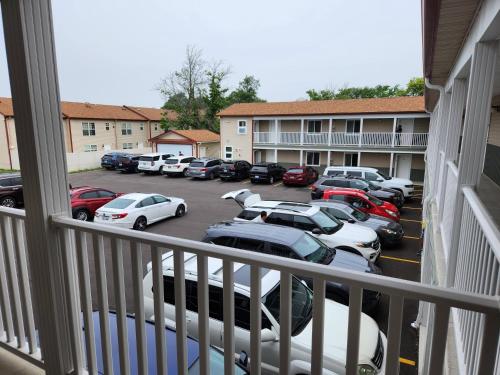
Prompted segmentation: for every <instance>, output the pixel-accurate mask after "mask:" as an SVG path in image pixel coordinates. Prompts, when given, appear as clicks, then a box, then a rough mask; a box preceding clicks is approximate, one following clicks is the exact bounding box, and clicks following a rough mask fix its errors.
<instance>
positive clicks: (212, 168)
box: [187, 158, 222, 180]
mask: <svg viewBox="0 0 500 375" xmlns="http://www.w3.org/2000/svg"><path fill="white" fill-rule="evenodd" d="M221 164H222V160H220V159H209V158H201V159H195V160H193V161H192V162H191V163H190V164H189V168H188V170H187V175H188V176H189V177H193V178H203V179H207V180H213V179H214V178H217V177H219V174H220V169H221Z"/></svg>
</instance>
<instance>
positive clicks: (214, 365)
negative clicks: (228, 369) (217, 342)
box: [188, 348, 246, 375]
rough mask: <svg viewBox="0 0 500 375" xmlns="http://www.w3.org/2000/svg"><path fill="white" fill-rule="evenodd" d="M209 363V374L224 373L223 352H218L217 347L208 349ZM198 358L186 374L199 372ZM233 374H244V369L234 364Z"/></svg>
mask: <svg viewBox="0 0 500 375" xmlns="http://www.w3.org/2000/svg"><path fill="white" fill-rule="evenodd" d="M209 356H210V358H209V365H210V373H211V374H223V373H224V354H222V353H221V352H219V351H218V350H217V349H214V348H210V350H209ZM200 373H201V371H200V359H199V358H198V359H197V360H196V361H195V362H194V363H193V364H192V365H191V367H190V368H189V370H188V374H190V375H198V374H200ZM234 373H235V375H244V374H246V371H245V370H243V369H242V368H241V367H240V366H237V365H234Z"/></svg>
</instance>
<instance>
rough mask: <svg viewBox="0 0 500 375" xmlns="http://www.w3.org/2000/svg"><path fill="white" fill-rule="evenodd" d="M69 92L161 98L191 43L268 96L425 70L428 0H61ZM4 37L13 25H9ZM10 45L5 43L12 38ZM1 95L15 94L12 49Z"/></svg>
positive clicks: (1, 72) (59, 22)
mask: <svg viewBox="0 0 500 375" xmlns="http://www.w3.org/2000/svg"><path fill="white" fill-rule="evenodd" d="M52 6H53V15H54V23H55V39H56V51H57V60H58V70H59V85H60V89H61V98H62V99H63V100H71V101H88V102H92V103H103V104H104V103H107V104H120V105H121V104H129V105H143V106H160V105H161V104H162V103H163V100H162V98H161V96H160V95H159V93H158V91H156V90H155V87H156V86H157V84H158V82H159V81H160V80H161V78H162V77H164V76H166V75H167V74H168V73H169V72H171V71H174V70H176V69H177V68H178V67H179V66H180V65H181V63H182V61H183V59H184V56H185V49H186V46H187V45H195V46H197V47H198V48H200V49H201V50H202V51H203V55H204V58H205V59H206V60H208V61H210V60H222V61H223V62H224V63H225V64H227V65H228V66H230V68H231V71H232V74H231V76H230V77H229V79H228V80H227V85H228V86H229V87H230V88H234V87H235V86H236V85H237V83H238V81H239V80H240V79H241V78H242V77H243V76H244V75H246V74H250V75H254V76H255V77H256V78H257V79H259V80H260V83H261V89H260V92H259V94H260V96H261V97H262V98H264V99H266V100H268V101H288V100H297V99H301V98H306V97H307V95H306V93H305V92H306V90H308V89H310V88H316V89H322V88H332V87H337V88H338V87H342V86H344V85H352V86H354V85H375V84H379V83H380V84H391V85H392V84H405V83H406V82H407V81H408V80H409V79H410V78H411V77H414V76H421V75H422V62H421V61H422V57H421V45H422V44H421V31H420V0H364V1H363V0H349V1H346V0H314V1H305V0H252V1H239V0H211V1H206V0H205V1H202V0H200V1H192V0H177V1H174V0H170V1H165V0H145V1H139V2H138V1H136V0H135V1H131V0H105V1H103V0H53V1H52ZM2 40H3V32H2ZM2 47H3V45H2ZM0 59H1V60H0V62H1V65H0V95H1V96H10V89H9V85H8V74H7V68H6V60H5V48H1V56H0Z"/></svg>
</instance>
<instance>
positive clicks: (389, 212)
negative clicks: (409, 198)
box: [385, 210, 398, 217]
mask: <svg viewBox="0 0 500 375" xmlns="http://www.w3.org/2000/svg"><path fill="white" fill-rule="evenodd" d="M385 212H387V213H388V214H389V215H391V216H394V217H398V215H396V213H395V212H393V211H391V210H385Z"/></svg>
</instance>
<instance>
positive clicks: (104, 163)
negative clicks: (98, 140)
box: [101, 152, 126, 170]
mask: <svg viewBox="0 0 500 375" xmlns="http://www.w3.org/2000/svg"><path fill="white" fill-rule="evenodd" d="M124 155H126V153H125V152H110V153H107V154H104V156H103V157H102V158H101V167H103V168H104V169H108V170H111V169H116V167H117V166H118V158H119V157H120V156H124Z"/></svg>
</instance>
